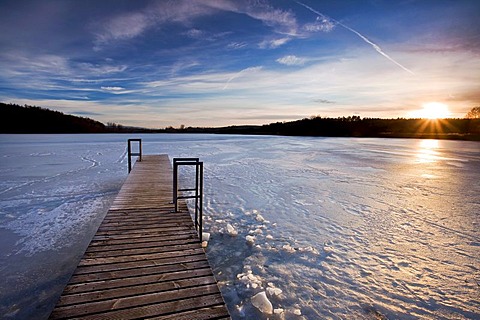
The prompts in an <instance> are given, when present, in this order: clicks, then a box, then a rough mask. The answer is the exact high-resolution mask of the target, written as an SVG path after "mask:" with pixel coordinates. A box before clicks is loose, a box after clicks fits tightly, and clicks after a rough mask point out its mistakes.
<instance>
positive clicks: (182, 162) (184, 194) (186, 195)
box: [173, 158, 203, 242]
mask: <svg viewBox="0 0 480 320" xmlns="http://www.w3.org/2000/svg"><path fill="white" fill-rule="evenodd" d="M180 166H195V187H191V188H183V189H179V188H178V168H179V167H180ZM179 192H181V195H179V194H178V193H179ZM179 199H194V200H195V208H194V211H195V219H194V225H195V229H196V230H197V232H198V237H199V238H200V242H201V241H202V240H203V239H202V232H203V162H202V161H200V159H199V158H173V203H174V205H175V212H178V200H179Z"/></svg>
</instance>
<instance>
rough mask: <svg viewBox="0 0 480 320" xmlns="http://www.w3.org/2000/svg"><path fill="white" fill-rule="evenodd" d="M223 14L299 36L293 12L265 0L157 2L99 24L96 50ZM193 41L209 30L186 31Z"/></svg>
mask: <svg viewBox="0 0 480 320" xmlns="http://www.w3.org/2000/svg"><path fill="white" fill-rule="evenodd" d="M219 11H225V12H235V13H239V14H244V15H247V16H249V17H250V18H253V19H255V20H258V21H261V22H262V23H263V24H265V25H266V26H269V27H271V28H272V29H273V31H274V32H275V33H279V34H283V35H289V36H296V35H297V33H298V31H297V29H298V24H297V21H296V19H295V16H294V14H293V13H291V12H289V11H285V10H281V9H276V8H274V7H272V6H271V5H269V4H267V3H266V2H263V1H258V2H257V1H255V2H237V1H230V0H200V1H186V0H181V1H175V2H158V3H154V4H152V5H150V6H148V7H146V8H145V9H143V10H139V11H137V12H132V13H128V14H121V15H118V16H114V17H111V18H109V19H108V20H106V21H103V22H101V23H97V24H96V29H97V31H95V34H96V39H95V46H94V49H95V50H101V49H102V47H103V46H104V45H106V44H108V43H111V42H112V41H119V40H128V39H132V38H135V37H137V36H140V35H142V34H143V33H144V32H146V31H147V30H149V29H151V28H152V27H158V26H162V25H163V24H166V23H182V24H184V25H191V23H192V20H193V19H195V18H197V17H201V16H205V15H211V14H214V13H217V12H219ZM186 35H187V36H189V37H191V38H199V37H205V31H202V30H199V29H196V28H192V29H190V30H189V31H187V32H186ZM283 43H285V41H284V42H278V40H277V42H275V41H272V42H271V47H275V46H280V45H282V44H283Z"/></svg>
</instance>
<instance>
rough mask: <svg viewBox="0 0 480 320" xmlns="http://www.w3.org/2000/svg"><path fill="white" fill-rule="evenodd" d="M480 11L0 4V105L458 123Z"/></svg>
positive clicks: (110, 116) (427, 0)
mask: <svg viewBox="0 0 480 320" xmlns="http://www.w3.org/2000/svg"><path fill="white" fill-rule="evenodd" d="M479 14H480V1H477V0H397V1H391V0H337V1H331V0H329V1H323V0H301V1H295V0H288V1H287V0H285V1H284V0H269V1H268V0H198V1H195V0H178V1H173V0H165V1H142V0H137V1H124V0H102V1H97V0H94V1H92V0H82V1H73V0H55V1H53V0H43V1H36V0H20V1H19V0H1V1H0V49H1V50H0V70H1V72H0V101H1V102H5V103H17V104H21V105H24V104H28V105H36V106H41V107H45V108H50V109H54V110H58V111H61V112H64V113H68V114H75V115H79V116H84V117H89V118H93V119H95V120H98V121H101V122H103V123H108V122H115V123H119V124H123V125H129V126H141V127H149V128H163V127H167V126H173V127H178V126H180V125H185V126H226V125H241V124H265V123H271V122H277V121H291V120H296V119H302V118H306V117H311V116H322V117H339V116H350V115H356V116H360V117H375V118H397V117H412V116H414V115H415V114H418V111H419V110H423V108H424V107H425V105H429V106H430V109H431V108H432V106H434V108H435V106H439V108H440V109H442V108H443V110H445V107H446V108H447V109H448V112H449V115H448V116H450V117H463V116H464V115H465V114H466V113H467V112H468V110H470V109H471V108H472V107H475V106H479V105H480V19H478V15H479ZM432 103H433V104H432ZM416 112H417V113H416Z"/></svg>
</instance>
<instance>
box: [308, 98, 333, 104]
mask: <svg viewBox="0 0 480 320" xmlns="http://www.w3.org/2000/svg"><path fill="white" fill-rule="evenodd" d="M313 102H316V103H321V104H333V103H335V101H331V100H328V99H314V100H313Z"/></svg>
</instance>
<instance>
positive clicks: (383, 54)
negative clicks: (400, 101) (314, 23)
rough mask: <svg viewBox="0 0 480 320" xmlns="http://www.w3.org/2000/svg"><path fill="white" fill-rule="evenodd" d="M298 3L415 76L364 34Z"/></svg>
mask: <svg viewBox="0 0 480 320" xmlns="http://www.w3.org/2000/svg"><path fill="white" fill-rule="evenodd" d="M295 2H296V3H298V4H299V5H301V6H303V7H305V8H307V9H308V10H310V11H311V12H313V13H315V14H318V15H319V16H320V17H321V18H322V19H325V20H331V21H333V22H335V23H337V24H338V25H340V26H342V27H343V28H345V29H347V30H348V31H351V32H353V33H354V34H356V35H357V36H358V37H360V39H362V40H363V41H365V42H366V43H368V44H369V45H371V46H372V47H373V49H375V51H377V52H378V53H379V54H381V55H382V56H384V57H385V58H387V59H388V60H390V61H391V62H393V63H394V64H396V65H397V66H399V67H400V68H402V69H403V70H405V71H406V72H408V73H410V74H414V73H413V71H411V70H410V69H408V68H407V67H405V66H403V65H402V64H400V63H399V62H397V61H396V60H394V59H393V58H392V57H390V56H389V55H388V54H386V53H385V52H384V51H383V50H382V48H380V46H379V45H377V44H376V43H374V42H373V41H371V40H369V39H368V38H367V37H365V36H364V35H363V34H361V33H360V32H358V31H356V30H355V29H352V28H350V27H349V26H347V25H345V24H343V23H341V22H340V21H337V20H335V19H333V18H331V17H328V16H326V15H324V14H323V13H321V12H319V11H317V10H315V9H313V8H312V7H310V6H307V5H306V4H304V3H302V2H299V1H295Z"/></svg>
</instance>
